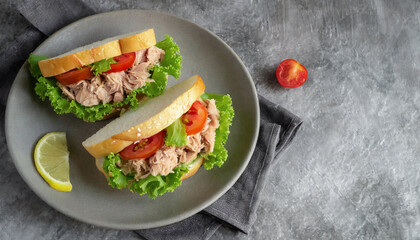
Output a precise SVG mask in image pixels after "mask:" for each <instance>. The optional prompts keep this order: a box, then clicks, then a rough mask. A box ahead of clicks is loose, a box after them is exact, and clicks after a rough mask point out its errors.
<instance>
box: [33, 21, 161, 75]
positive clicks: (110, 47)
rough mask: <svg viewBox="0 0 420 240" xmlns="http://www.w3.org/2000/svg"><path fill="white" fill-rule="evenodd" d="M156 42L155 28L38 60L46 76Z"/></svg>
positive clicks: (136, 49) (143, 47)
mask: <svg viewBox="0 0 420 240" xmlns="http://www.w3.org/2000/svg"><path fill="white" fill-rule="evenodd" d="M155 44H156V38H155V32H154V30H153V29H149V30H146V31H144V32H142V33H138V34H135V35H133V36H128V37H124V38H122V39H119V40H114V41H111V42H108V43H105V44H103V45H100V46H97V47H93V48H90V49H87V50H82V51H79V52H76V53H73V54H69V55H66V56H62V57H56V58H50V59H46V60H42V61H39V62H38V65H39V68H40V69H41V73H42V75H43V76H44V77H51V76H56V75H59V74H62V73H65V72H68V71H70V70H72V69H75V68H77V67H83V66H85V65H88V64H92V63H94V62H97V61H100V60H103V59H108V58H113V57H115V56H119V55H121V54H124V53H129V52H134V51H138V50H141V49H145V48H149V47H151V46H153V45H155ZM87 47H88V46H87Z"/></svg>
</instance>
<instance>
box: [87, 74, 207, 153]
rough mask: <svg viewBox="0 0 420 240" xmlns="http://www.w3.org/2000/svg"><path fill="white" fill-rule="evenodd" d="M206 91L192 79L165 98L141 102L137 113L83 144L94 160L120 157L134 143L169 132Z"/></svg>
mask: <svg viewBox="0 0 420 240" xmlns="http://www.w3.org/2000/svg"><path fill="white" fill-rule="evenodd" d="M204 89H205V85H204V83H203V80H202V79H201V77H200V76H198V75H195V76H192V77H190V78H189V79H187V80H184V81H183V82H181V83H178V84H177V85H175V86H172V87H171V88H168V89H167V90H166V91H165V92H164V93H163V94H162V95H160V96H158V97H155V98H150V99H146V100H144V101H142V102H141V103H140V106H139V107H138V108H137V109H136V110H132V109H130V110H128V111H127V112H126V113H124V114H123V115H122V116H121V117H119V118H117V119H115V120H113V121H112V122H110V123H108V124H107V125H106V126H105V127H103V128H101V129H100V130H99V131H98V132H96V133H95V134H94V135H92V136H91V137H89V138H88V139H86V140H85V141H84V142H83V143H82V144H83V146H84V147H85V149H86V150H87V151H88V152H89V153H90V154H91V155H92V156H93V157H95V158H100V157H105V156H107V155H108V154H110V153H111V152H113V153H118V152H120V151H121V150H123V149H124V148H125V147H127V146H128V145H130V144H131V143H133V142H134V141H138V140H140V139H143V138H148V137H150V136H153V135H155V134H156V133H158V132H160V131H162V130H163V129H165V128H167V127H168V126H169V125H170V124H172V123H173V122H174V121H175V120H177V119H178V118H180V117H181V116H182V115H183V114H184V113H185V112H187V111H188V109H190V107H191V105H192V104H193V103H194V102H195V101H196V100H197V99H198V98H199V97H200V96H201V95H202V94H203V93H204Z"/></svg>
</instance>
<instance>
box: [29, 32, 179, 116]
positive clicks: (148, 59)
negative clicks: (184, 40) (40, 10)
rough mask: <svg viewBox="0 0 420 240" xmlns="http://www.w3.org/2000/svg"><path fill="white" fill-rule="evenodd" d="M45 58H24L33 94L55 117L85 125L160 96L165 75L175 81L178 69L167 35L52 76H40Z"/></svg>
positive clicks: (173, 46) (176, 49) (175, 51)
mask: <svg viewBox="0 0 420 240" xmlns="http://www.w3.org/2000/svg"><path fill="white" fill-rule="evenodd" d="M127 55H129V56H127ZM48 58H49V57H45V56H39V55H34V54H31V55H30V57H29V59H28V62H29V70H30V72H31V75H32V76H33V77H34V78H35V79H36V83H35V93H36V94H37V95H38V96H39V97H40V98H41V99H42V100H43V101H44V100H47V99H48V100H49V102H50V104H51V106H52V107H53V109H54V111H55V112H56V113H57V114H65V113H72V114H74V115H76V116H77V117H78V118H80V119H83V120H84V121H87V122H95V121H98V120H102V119H103V118H104V116H106V115H108V114H110V113H112V112H113V111H114V110H115V109H117V110H118V109H121V108H128V107H130V108H133V109H135V108H137V107H138V105H139V101H140V99H141V97H142V96H147V97H150V98H152V97H156V96H159V95H161V94H162V93H163V92H164V90H165V88H166V82H167V79H168V76H169V75H171V76H173V77H174V78H179V76H180V75H181V68H182V65H181V63H182V56H181V55H180V54H179V47H178V45H177V44H176V43H175V42H174V41H173V39H172V38H171V37H170V36H168V35H166V38H165V39H164V40H162V41H160V42H158V43H156V45H155V46H154V47H150V48H149V49H147V50H144V51H137V52H132V53H128V54H123V55H121V56H118V57H114V58H111V59H104V60H101V61H99V62H96V63H93V64H92V66H91V65H89V66H85V67H82V68H81V69H75V70H72V71H70V72H67V73H64V74H60V75H57V76H55V77H44V76H43V75H42V73H41V70H40V69H39V65H38V62H39V61H42V60H45V59H48ZM128 60H130V61H128ZM127 62H128V63H127ZM107 72H108V73H107ZM79 81H81V82H80V83H79ZM58 82H60V83H59V84H58ZM69 85H71V86H69ZM139 96H141V97H139Z"/></svg>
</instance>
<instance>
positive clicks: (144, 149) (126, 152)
mask: <svg viewBox="0 0 420 240" xmlns="http://www.w3.org/2000/svg"><path fill="white" fill-rule="evenodd" d="M164 137H165V131H161V132H159V133H157V134H155V135H153V136H151V137H149V138H144V139H142V140H140V141H136V142H134V143H133V144H131V145H130V146H128V147H126V148H124V149H123V150H122V151H121V152H120V155H121V157H122V158H124V159H127V160H131V159H140V158H148V157H150V156H152V155H153V154H154V153H155V152H156V151H157V150H159V148H161V147H162V145H163V142H164Z"/></svg>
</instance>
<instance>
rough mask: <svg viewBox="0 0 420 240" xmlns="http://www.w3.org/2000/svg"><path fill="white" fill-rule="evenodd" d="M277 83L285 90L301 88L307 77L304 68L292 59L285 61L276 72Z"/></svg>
mask: <svg viewBox="0 0 420 240" xmlns="http://www.w3.org/2000/svg"><path fill="white" fill-rule="evenodd" d="M276 76H277V81H278V82H279V83H280V85H282V86H283V87H286V88H297V87H300V86H302V84H303V83H304V82H305V81H306V78H307V77H308V71H306V68H305V67H304V66H302V65H301V64H300V63H298V62H297V61H296V60H293V59H286V60H284V61H283V62H281V63H280V64H279V66H278V67H277V70H276Z"/></svg>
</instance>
